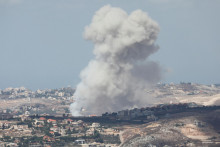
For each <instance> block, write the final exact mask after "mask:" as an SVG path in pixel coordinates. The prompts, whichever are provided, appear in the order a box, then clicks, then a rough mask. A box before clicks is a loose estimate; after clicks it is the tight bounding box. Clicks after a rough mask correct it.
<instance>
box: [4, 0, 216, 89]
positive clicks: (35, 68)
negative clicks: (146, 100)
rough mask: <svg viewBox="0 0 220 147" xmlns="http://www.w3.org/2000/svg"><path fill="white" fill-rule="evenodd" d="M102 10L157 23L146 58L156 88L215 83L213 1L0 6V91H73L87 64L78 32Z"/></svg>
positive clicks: (69, 0) (36, 0) (60, 1)
mask: <svg viewBox="0 0 220 147" xmlns="http://www.w3.org/2000/svg"><path fill="white" fill-rule="evenodd" d="M106 4H110V5H112V6H115V7H120V8H122V9H124V10H125V11H127V12H128V13H130V12H132V11H134V10H136V9H142V10H143V11H145V12H147V13H148V14H149V15H150V16H151V18H152V19H154V20H155V21H157V22H158V23H159V25H160V29H161V31H160V34H159V37H158V41H157V44H159V46H160V50H159V51H158V52H157V53H156V54H154V55H152V56H151V57H150V58H151V60H155V61H158V62H159V63H160V64H161V65H162V66H163V67H164V69H166V72H165V74H164V79H163V80H162V82H174V83H179V82H181V81H183V82H195V83H201V84H212V83H220V76H219V75H220V58H219V56H220V37H219V34H220V29H219V26H220V17H219V14H220V1H219V0H136V1H134V0H80V1H78V0H0V88H1V89H4V88H6V87H10V86H11V87H20V86H25V87H27V88H30V89H38V88H40V89H44V88H59V87H64V86H68V85H71V86H72V87H75V86H76V85H77V83H79V80H80V79H79V73H80V71H81V70H82V69H83V68H84V67H85V66H86V65H87V64H88V62H89V61H90V60H91V59H92V58H93V54H92V50H93V45H92V43H91V42H88V41H86V40H84V39H83V32H84V27H85V26H86V25H89V24H90V22H91V19H92V16H93V15H94V12H95V11H97V10H98V9H99V8H101V7H102V6H104V5H106Z"/></svg>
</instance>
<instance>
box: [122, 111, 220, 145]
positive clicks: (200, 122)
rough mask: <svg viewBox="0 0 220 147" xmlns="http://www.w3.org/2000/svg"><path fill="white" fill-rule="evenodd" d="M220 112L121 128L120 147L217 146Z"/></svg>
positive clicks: (173, 116) (186, 114)
mask: <svg viewBox="0 0 220 147" xmlns="http://www.w3.org/2000/svg"><path fill="white" fill-rule="evenodd" d="M219 124H220V110H215V111H207V112H205V113H204V112H202V113H199V112H183V113H177V114H170V115H169V116H165V117H164V118H162V119H160V120H158V121H154V122H151V123H147V124H143V125H140V126H124V127H123V128H124V130H123V131H122V132H121V135H120V137H121V142H122V144H121V147H136V146H142V147H148V146H154V147H156V146H216V147H217V146H219V145H220V126H219Z"/></svg>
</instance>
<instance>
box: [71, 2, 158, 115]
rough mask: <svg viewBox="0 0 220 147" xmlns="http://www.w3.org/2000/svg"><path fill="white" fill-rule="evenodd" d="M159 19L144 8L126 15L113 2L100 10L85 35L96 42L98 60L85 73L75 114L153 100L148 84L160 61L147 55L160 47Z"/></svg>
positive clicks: (73, 106) (155, 79)
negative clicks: (154, 60) (158, 38)
mask: <svg viewBox="0 0 220 147" xmlns="http://www.w3.org/2000/svg"><path fill="white" fill-rule="evenodd" d="M158 32H159V26H158V24H157V23H156V22H155V21H153V20H152V19H151V18H150V17H149V16H148V15H147V14H146V13H145V12H143V11H141V10H136V11H134V12H132V13H131V14H130V15H128V14H127V13H126V12H125V11H123V10H122V9H120V8H114V7H111V6H109V5H107V6H104V7H102V8H101V9H100V10H98V11H97V12H96V13H95V15H94V17H93V19H92V23H91V24H90V25H89V26H87V27H86V28H85V38H86V39H88V40H91V41H92V42H93V43H94V46H95V47H94V51H93V52H94V54H95V59H93V60H91V61H90V63H89V64H88V66H87V67H86V68H85V69H84V70H83V71H82V72H81V74H80V77H81V82H80V83H79V84H78V85H77V88H76V92H75V95H74V97H75V98H76V101H75V102H74V103H73V104H71V106H70V109H71V112H72V114H73V115H74V116H77V115H82V112H81V110H82V108H84V109H85V110H86V111H85V112H84V113H85V114H86V115H88V114H97V115H99V114H101V113H103V112H113V111H118V110H122V109H127V108H133V107H141V106H146V105H147V104H149V103H152V102H153V100H152V99H151V98H150V97H149V96H148V95H147V93H146V89H148V88H149V87H150V86H152V85H153V84H155V83H157V82H158V81H159V80H160V66H159V65H158V64H157V63H156V62H152V61H148V60H147V58H148V57H149V55H151V54H152V53H154V52H156V51H157V50H158V48H159V47H158V46H157V45H155V40H156V38H157V34H158Z"/></svg>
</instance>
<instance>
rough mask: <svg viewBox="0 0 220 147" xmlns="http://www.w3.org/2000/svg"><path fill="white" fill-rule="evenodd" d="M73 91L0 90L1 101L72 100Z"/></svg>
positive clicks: (64, 89) (21, 88)
mask: <svg viewBox="0 0 220 147" xmlns="http://www.w3.org/2000/svg"><path fill="white" fill-rule="evenodd" d="M74 92H75V89H73V88H71V87H65V88H59V89H45V90H39V89H38V90H36V91H31V90H29V89H27V88H25V87H20V88H11V87H9V88H6V89H3V90H1V89H0V98H1V99H19V98H46V99H47V98H48V99H64V100H66V99H72V98H73V94H74Z"/></svg>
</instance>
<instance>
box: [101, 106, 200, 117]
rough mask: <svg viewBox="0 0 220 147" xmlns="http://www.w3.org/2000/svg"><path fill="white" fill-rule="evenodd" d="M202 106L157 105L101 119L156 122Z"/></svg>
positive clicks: (122, 111) (107, 114)
mask: <svg viewBox="0 0 220 147" xmlns="http://www.w3.org/2000/svg"><path fill="white" fill-rule="evenodd" d="M201 107H202V105H198V104H196V103H194V102H192V103H178V104H159V105H157V106H154V107H146V108H140V109H138V108H134V109H131V110H128V109H127V110H121V111H118V112H117V113H116V112H113V113H107V112H106V113H104V114H102V117H104V118H109V119H112V120H113V119H117V120H147V121H153V120H157V119H158V117H159V116H164V115H168V114H169V113H176V112H180V111H184V110H188V111H189V110H190V109H191V108H201Z"/></svg>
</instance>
